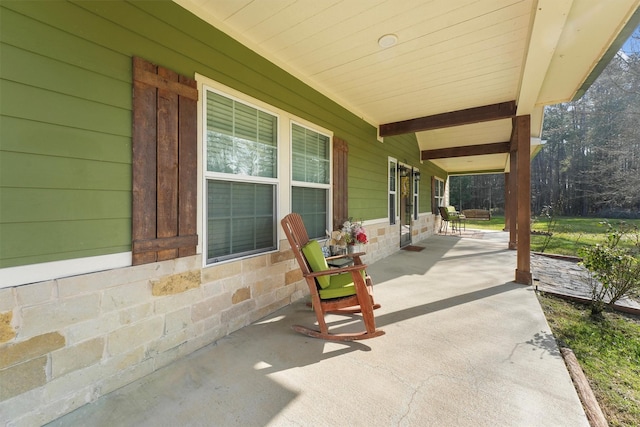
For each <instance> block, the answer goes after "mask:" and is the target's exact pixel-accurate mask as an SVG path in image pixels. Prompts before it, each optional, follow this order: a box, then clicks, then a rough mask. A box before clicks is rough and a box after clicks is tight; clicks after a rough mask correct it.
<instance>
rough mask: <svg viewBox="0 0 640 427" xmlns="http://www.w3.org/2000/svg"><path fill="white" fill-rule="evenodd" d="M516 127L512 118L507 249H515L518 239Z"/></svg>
mask: <svg viewBox="0 0 640 427" xmlns="http://www.w3.org/2000/svg"><path fill="white" fill-rule="evenodd" d="M517 160H518V127H517V126H516V120H515V119H513V132H511V152H510V154H509V226H508V228H509V249H512V250H515V249H516V247H517V241H518V235H517V231H518V225H517V220H518V186H517V184H518V179H517V178H518V162H517Z"/></svg>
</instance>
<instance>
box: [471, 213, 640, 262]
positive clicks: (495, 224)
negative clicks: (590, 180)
mask: <svg viewBox="0 0 640 427" xmlns="http://www.w3.org/2000/svg"><path fill="white" fill-rule="evenodd" d="M603 221H605V219H604V218H582V217H557V218H555V225H553V223H551V224H550V223H549V221H548V220H547V219H546V218H536V220H535V222H534V223H533V226H532V229H533V230H534V231H551V232H552V233H553V235H552V236H551V238H547V237H546V236H542V235H536V234H533V235H532V236H531V250H532V251H535V252H545V253H552V254H560V255H573V256H577V255H578V249H579V248H580V247H582V246H587V245H595V244H596V243H601V242H602V241H603V240H604V238H605V233H606V231H607V227H606V226H605V225H604V224H602V222H603ZM621 221H624V222H626V223H627V224H635V225H636V226H638V227H640V220H638V219H631V220H617V219H613V220H609V222H610V223H611V224H612V225H617V224H619V223H620V222H621ZM466 225H467V228H479V229H490V230H502V229H503V228H504V217H503V216H492V217H491V221H470V220H467V224H466ZM547 240H548V242H547ZM545 243H546V247H545Z"/></svg>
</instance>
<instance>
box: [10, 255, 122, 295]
mask: <svg viewBox="0 0 640 427" xmlns="http://www.w3.org/2000/svg"><path fill="white" fill-rule="evenodd" d="M130 266H131V252H122V253H118V254H111V255H100V256H94V257H87V258H75V259H69V260H64V261H53V262H43V263H40V264H29V265H20V266H17V267H7V268H2V269H0V289H1V288H8V287H11V286H20V285H26V284H29V283H36V282H43V281H45V280H54V279H60V278H63V277H69V276H77V275H79V274H87V273H96V272H98V271H104V270H111V269H114V268H124V267H130Z"/></svg>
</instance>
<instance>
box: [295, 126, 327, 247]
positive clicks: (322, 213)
mask: <svg viewBox="0 0 640 427" xmlns="http://www.w3.org/2000/svg"><path fill="white" fill-rule="evenodd" d="M330 153H331V139H330V137H329V136H328V135H324V134H322V133H320V132H317V131H315V130H313V129H310V128H308V127H305V126H302V125H299V124H298V123H295V122H292V123H291V165H292V167H291V169H292V170H291V177H292V183H291V210H292V212H296V213H298V214H300V216H301V217H302V221H303V222H304V225H305V227H306V229H307V233H308V234H309V237H310V238H312V239H313V238H319V237H323V236H325V234H326V230H327V229H328V228H329V217H330V212H329V210H328V206H329V188H330V177H331V170H330V165H331V158H330Z"/></svg>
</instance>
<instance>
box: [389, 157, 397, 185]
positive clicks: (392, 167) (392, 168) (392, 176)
mask: <svg viewBox="0 0 640 427" xmlns="http://www.w3.org/2000/svg"><path fill="white" fill-rule="evenodd" d="M389 191H396V163H395V162H389Z"/></svg>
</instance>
